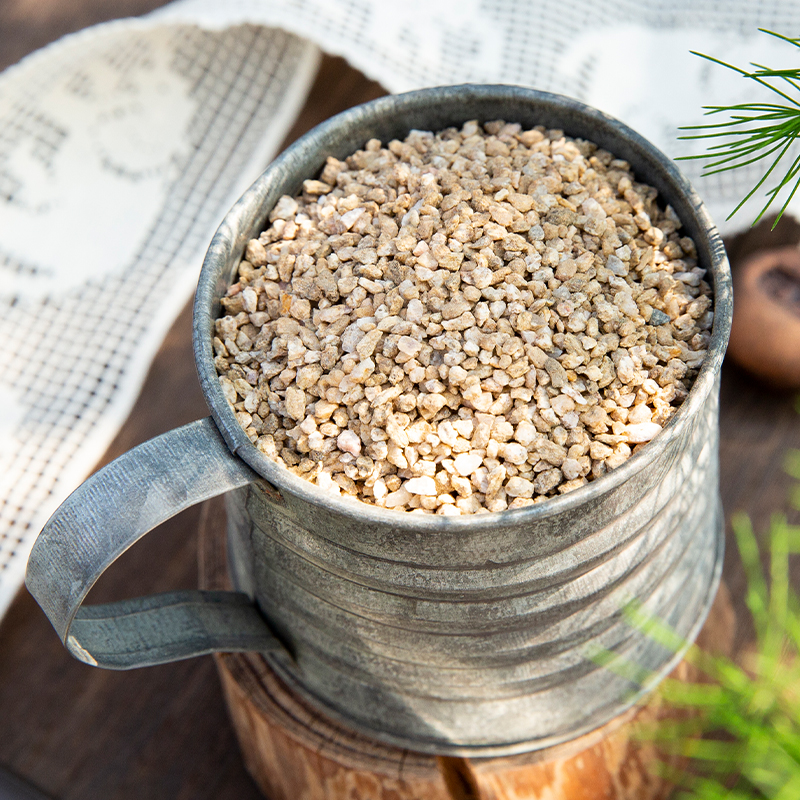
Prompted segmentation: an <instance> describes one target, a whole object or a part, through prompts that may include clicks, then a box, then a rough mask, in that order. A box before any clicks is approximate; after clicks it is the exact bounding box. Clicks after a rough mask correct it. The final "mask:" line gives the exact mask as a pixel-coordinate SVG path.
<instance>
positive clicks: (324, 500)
mask: <svg viewBox="0 0 800 800" xmlns="http://www.w3.org/2000/svg"><path fill="white" fill-rule="evenodd" d="M493 103H494V104H496V106H497V108H498V112H499V111H501V110H502V109H503V108H504V107H505V108H508V107H509V106H513V105H514V104H518V105H519V107H520V108H525V109H526V110H532V109H538V110H540V111H542V112H545V111H546V112H547V113H548V114H551V115H554V116H558V115H559V114H560V115H562V116H563V119H564V121H567V122H569V121H570V120H572V121H573V122H574V121H575V120H576V119H577V120H580V121H581V124H582V125H586V126H594V127H595V128H596V129H597V131H598V133H600V134H602V135H601V136H600V137H599V138H601V141H600V142H597V141H596V142H595V143H597V144H600V146H601V147H604V148H605V149H609V150H610V151H611V152H612V153H614V154H615V155H619V150H617V152H615V150H614V148H613V146H612V147H607V146H606V145H605V144H604V143H603V141H602V140H603V139H608V138H612V139H615V140H616V143H617V144H618V145H620V146H622V145H624V148H625V150H626V151H628V156H630V155H631V154H633V155H634V156H635V157H636V158H638V160H639V162H640V164H641V165H648V166H650V167H651V168H654V169H655V170H656V173H654V174H653V175H647V176H643V181H644V182H647V183H650V184H651V185H652V184H658V183H659V182H660V183H661V184H662V185H660V186H657V188H658V189H659V194H660V195H661V196H662V197H663V196H664V194H665V192H664V189H665V188H667V189H668V191H667V192H666V194H667V198H666V199H667V200H668V201H670V202H671V204H673V206H674V205H675V204H676V202H677V203H678V204H679V205H681V206H682V208H681V210H679V211H678V215H679V217H680V219H681V222H682V223H683V225H684V227H685V228H687V229H688V232H689V234H690V235H692V236H693V238H695V243H696V244H697V245H698V251H700V249H701V244H705V245H706V246H705V248H704V252H705V254H706V256H707V258H706V261H707V263H702V266H704V267H705V268H706V269H707V270H708V271H709V273H710V276H711V277H712V279H713V290H714V324H713V328H712V336H711V341H710V343H709V349H708V353H707V355H706V358H705V360H704V362H703V364H702V366H701V369H700V371H699V373H698V375H697V378H696V379H695V382H694V384H693V385H692V387H691V388H690V390H689V393H688V396H687V398H686V400H685V401H684V402H683V403H682V404H681V406H680V407H679V408H678V410H677V411H676V412H675V414H674V415H673V416H672V417H671V419H670V420H669V422H668V423H667V425H666V426H665V427H664V429H663V430H662V431H661V432H660V433H659V434H658V435H657V436H656V437H655V438H654V439H653V440H652V441H651V442H649V443H648V444H647V446H646V447H644V448H642V449H641V450H640V451H639V452H638V453H635V454H634V455H632V456H631V457H630V458H629V459H628V460H627V461H625V462H624V463H623V464H622V465H620V466H619V467H617V468H616V469H613V470H611V471H610V472H609V473H607V474H606V475H604V476H602V477H601V478H597V479H594V480H591V481H589V482H588V483H587V484H586V485H584V486H582V487H580V488H578V489H575V490H573V491H571V492H568V493H566V494H564V495H560V496H558V497H552V498H549V499H548V500H547V501H546V502H543V503H536V504H534V505H530V506H525V507H523V508H518V509H508V510H505V511H498V512H487V514H483V513H480V514H473V515H464V516H459V517H445V516H441V515H427V514H426V515H423V514H411V513H409V512H406V511H395V510H393V509H384V508H381V507H379V506H374V505H371V504H369V503H365V502H362V501H359V500H356V499H355V498H349V497H339V496H335V495H332V494H329V493H327V492H325V491H324V490H322V489H320V488H318V487H317V486H316V485H314V484H312V483H311V482H310V481H307V480H305V479H304V478H301V477H299V476H297V475H295V474H293V473H292V472H290V471H289V470H288V469H285V468H284V467H281V466H280V465H279V464H277V463H275V462H273V461H272V460H271V459H269V458H268V457H267V456H266V455H264V454H263V453H261V452H260V451H259V450H258V448H256V447H255V445H253V444H252V443H251V442H250V440H249V438H248V437H247V435H246V434H245V433H244V430H243V429H242V428H241V426H240V425H239V424H238V422H237V421H236V418H235V416H234V413H233V411H232V409H231V407H230V406H229V405H228V403H227V401H226V399H225V397H224V395H223V393H222V389H221V387H220V385H219V381H218V380H217V374H216V370H215V368H214V363H213V352H212V338H213V333H212V331H213V324H214V319H215V316H216V314H215V311H216V308H218V298H219V296H220V295H221V293H222V291H223V287H224V281H225V277H224V273H225V272H226V270H230V268H231V265H232V263H233V262H235V263H237V264H238V261H239V259H240V258H241V254H242V252H243V250H244V246H245V244H246V241H247V239H249V238H251V236H252V235H254V232H253V231H248V232H245V231H244V228H245V227H246V225H245V221H246V220H247V219H249V218H252V217H253V216H254V212H255V211H256V210H257V207H258V205H259V204H260V203H262V198H263V196H264V195H265V194H266V193H267V192H269V191H272V192H273V193H274V192H275V191H276V189H275V187H282V186H286V187H289V186H291V184H292V183H294V184H295V188H297V187H299V183H300V182H302V180H303V179H306V178H313V177H314V175H313V174H302V175H298V174H296V170H297V168H298V164H302V163H303V162H304V161H308V160H309V159H310V158H313V157H317V159H318V160H319V159H320V158H321V162H320V163H324V158H325V155H327V154H329V153H332V151H333V150H335V148H336V146H337V145H338V146H341V143H342V141H343V140H346V139H347V137H348V136H351V135H352V131H353V129H357V130H359V131H369V130H371V129H372V128H375V127H376V126H377V127H379V126H380V124H381V123H383V124H388V122H387V120H398V119H404V120H408V119H413V118H414V115H415V114H417V115H419V114H421V113H424V111H425V110H426V109H430V108H434V107H435V108H436V109H438V110H441V109H442V108H450V107H457V108H459V109H463V115H462V116H461V122H465V121H467V120H469V119H474V118H475V117H476V114H475V113H474V112H473V111H471V109H475V108H476V107H477V106H483V107H485V106H486V105H487V104H490V105H491V104H493ZM492 118H494V119H497V118H500V115H499V114H498V116H496V117H491V116H488V117H484V121H488V120H489V119H492ZM509 121H517V120H513V119H510V120H509ZM400 127H402V126H400ZM412 127H414V126H413V125H409V126H408V127H406V128H405V130H406V131H408V130H411V128H412ZM441 127H447V126H446V125H442V126H441ZM549 127H553V126H552V125H551V126H549ZM429 129H430V128H429ZM440 129H441V128H440ZM564 130H565V133H566V134H567V135H574V136H579V137H580V138H587V139H589V140H590V141H594V139H592V138H591V137H589V136H584V135H582V134H571V133H570V131H569V130H567V128H566V126H565V127H564ZM367 138H370V137H369V135H366V136H365V137H364V139H363V141H362V142H361V144H362V145H363V142H364V141H366V139H367ZM354 149H357V148H354ZM351 152H352V151H351ZM343 155H344V154H340V155H339V157H342V156H343ZM620 157H625V156H620ZM626 160H629V161H632V159H631V158H630V157H628V158H627V159H626ZM633 166H634V168H637V166H638V165H637V164H633ZM655 177H657V178H658V180H654V178H655ZM284 193H287V192H284V191H280V192H279V194H277V195H276V196H275V198H274V199H275V200H277V198H278V197H279V196H280V194H284ZM271 207H272V206H271V205H270V206H269V208H266V206H263V207H261V209H260V213H261V215H262V218H264V217H266V215H267V213H268V211H269V210H270V209H271ZM676 210H677V209H676ZM258 232H260V231H255V235H257V234H258ZM698 234H702V236H703V237H704V241H703V242H702V243H701V242H698V241H697V239H698ZM732 310H733V300H732V289H731V275H730V266H729V263H728V260H727V256H726V254H725V248H724V245H723V243H722V238H721V236H720V234H719V231H718V230H717V228H716V226H715V224H714V222H713V221H712V219H711V217H710V215H709V213H708V211H707V209H706V207H705V205H704V203H703V201H702V200H701V199H700V197H699V195H698V194H697V192H696V191H695V190H694V188H693V187H692V185H691V184H690V182H689V181H688V179H687V178H686V177H685V176H684V175H683V174H682V173H681V171H680V170H679V169H678V168H677V166H676V165H675V163H674V162H673V161H672V160H671V159H669V158H668V157H667V156H666V155H664V153H662V152H661V151H660V150H658V149H657V148H656V147H655V146H654V145H653V144H652V143H650V142H649V141H648V140H646V139H645V138H643V137H642V136H641V135H639V134H638V133H636V132H635V131H633V130H632V129H631V128H629V127H628V126H627V125H625V124H624V123H622V122H620V121H619V120H617V119H615V118H613V117H611V116H609V115H608V114H605V113H604V112H602V111H599V110H598V109H595V108H592V107H591V106H588V105H586V104H584V103H581V102H580V101H578V100H575V99H573V98H569V97H565V96H562V95H557V94H553V93H549V92H542V91H538V90H534V89H528V88H525V87H519V86H504V85H475V84H461V85H455V86H440V87H433V88H429V89H420V90H416V91H412V92H407V93H404V94H399V95H387V96H385V97H381V98H378V99H377V100H373V101H370V102H368V103H365V104H363V105H360V106H356V107H354V108H351V109H349V110H347V111H344V112H342V113H340V114H337V115H336V116H334V117H331V118H330V119H328V120H327V121H325V122H323V123H321V124H320V125H318V126H316V127H315V128H313V129H312V130H311V131H309V132H308V133H306V134H305V135H304V136H302V137H301V138H299V139H298V140H297V141H296V142H295V143H294V144H292V145H291V146H290V147H289V148H287V149H286V150H285V151H284V152H283V153H282V154H281V155H280V156H278V158H276V159H275V160H274V161H273V162H272V163H271V164H270V165H269V166H268V167H267V169H266V170H265V171H264V172H263V173H262V175H261V176H260V177H259V178H258V179H257V180H256V181H255V182H254V183H253V184H252V185H251V186H250V188H249V189H248V190H247V191H246V192H245V193H244V194H243V195H242V196H241V198H240V199H239V200H238V201H237V202H236V204H235V205H234V206H233V208H232V209H231V210H230V211H229V212H228V214H227V215H226V216H225V218H224V219H223V221H222V223H221V224H220V226H219V228H218V230H217V232H216V234H215V235H214V237H213V239H212V242H211V245H210V246H209V250H208V252H207V254H206V257H205V260H204V262H203V267H202V270H201V274H200V280H199V283H198V288H197V293H196V296H195V303H194V325H193V345H194V353H195V362H196V366H197V371H198V375H199V378H200V383H201V387H202V390H203V393H204V396H205V399H206V402H207V404H208V406H209V409H210V411H211V415H212V417H213V419H214V421H215V422H216V424H217V426H218V428H219V430H220V432H221V434H222V436H223V438H224V439H225V441H226V443H227V445H228V447H229V449H230V451H231V453H232V454H234V455H235V456H237V457H239V458H241V459H242V460H243V461H245V462H246V463H247V464H248V465H249V466H250V467H252V468H253V469H254V470H255V471H256V472H257V473H258V474H259V475H260V476H261V477H262V478H263V479H264V480H265V481H266V482H267V483H269V484H271V485H272V486H274V487H275V488H276V489H277V490H278V491H279V492H281V493H289V494H291V495H293V496H294V497H296V498H297V499H298V500H300V501H302V502H305V503H308V504H311V505H313V506H324V507H326V508H327V509H328V510H329V511H331V510H335V511H336V512H338V513H340V514H341V515H342V516H343V517H347V518H351V519H353V520H358V521H359V522H361V523H367V524H369V523H375V524H381V525H388V526H393V527H403V528H405V529H407V530H410V531H412V532H419V533H436V532H437V531H443V530H447V531H450V532H461V531H463V532H464V533H465V534H466V533H469V532H471V531H475V530H478V529H485V527H486V525H487V523H489V520H491V522H490V523H489V524H491V525H492V527H493V528H497V529H503V528H507V527H512V526H513V527H516V526H518V525H520V524H522V523H524V522H526V521H530V522H531V523H533V522H534V521H536V522H539V521H541V520H543V519H547V518H548V517H551V516H556V515H561V514H563V513H565V512H568V511H571V510H574V509H577V508H578V507H580V506H581V505H583V504H584V503H586V502H587V501H592V500H595V499H597V498H599V497H601V496H603V495H604V494H606V493H608V492H609V491H611V490H613V489H614V488H616V487H618V486H619V485H620V484H622V483H624V482H625V481H627V480H629V479H630V478H631V477H632V476H634V475H636V474H637V473H638V472H640V471H641V470H642V469H643V468H644V467H646V466H647V465H648V464H650V463H651V462H652V460H653V459H655V458H656V457H658V455H659V453H661V452H662V451H663V450H664V449H665V447H667V446H668V445H669V443H670V442H671V441H672V440H673V439H674V438H675V437H676V436H680V435H681V434H682V432H683V430H684V428H685V427H686V426H687V425H689V424H691V420H692V418H693V417H694V416H695V415H696V413H697V411H698V410H699V409H700V407H701V406H702V405H703V404H704V402H705V401H706V399H707V397H708V396H709V394H710V393H711V392H712V391H715V387H716V382H717V378H718V375H719V372H720V367H721V364H722V359H723V356H724V353H725V348H726V346H727V342H728V337H729V334H730V326H731V319H732Z"/></svg>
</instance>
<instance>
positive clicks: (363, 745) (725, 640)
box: [200, 499, 735, 800]
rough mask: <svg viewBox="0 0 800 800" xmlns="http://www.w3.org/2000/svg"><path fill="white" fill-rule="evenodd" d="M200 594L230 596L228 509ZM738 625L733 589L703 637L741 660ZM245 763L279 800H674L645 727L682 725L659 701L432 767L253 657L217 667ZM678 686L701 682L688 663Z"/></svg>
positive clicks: (217, 504) (226, 658)
mask: <svg viewBox="0 0 800 800" xmlns="http://www.w3.org/2000/svg"><path fill="white" fill-rule="evenodd" d="M200 585H201V588H204V589H224V588H229V583H228V577H227V565H226V557H225V510H224V505H223V503H222V501H221V500H220V499H215V500H211V501H209V502H208V503H206V505H205V508H204V510H203V514H202V518H201V531H200ZM734 629H735V617H734V612H733V609H732V606H731V602H730V597H729V595H728V592H727V589H726V588H725V586H724V584H723V586H722V587H721V589H720V591H719V593H718V595H717V598H716V600H715V602H714V605H713V607H712V609H711V612H710V614H709V617H708V621H707V622H706V625H705V627H704V628H703V630H702V631H701V633H700V636H699V637H698V643H700V644H701V645H702V646H703V647H704V648H705V649H707V650H711V651H713V652H717V653H726V654H729V653H730V652H731V649H732V646H733V640H734ZM215 660H216V664H217V669H218V671H219V675H220V679H221V681H222V687H223V690H224V693H225V698H226V701H227V705H228V711H229V713H230V717H231V720H232V722H233V726H234V729H235V731H236V735H237V737H238V740H239V745H240V747H241V750H242V755H243V757H244V761H245V764H246V766H247V769H248V771H249V772H250V774H251V775H252V776H253V779H254V780H255V781H256V783H257V784H258V786H259V787H260V788H261V790H262V791H263V792H264V795H265V796H266V797H267V798H269V800H665V798H666V797H667V796H668V795H669V793H670V791H671V786H670V785H669V784H668V783H667V782H666V781H665V780H664V779H663V778H661V777H659V776H658V775H657V774H656V771H657V770H656V766H657V761H658V760H659V756H658V754H657V752H656V748H655V746H654V745H653V744H652V743H650V742H647V741H636V740H635V738H634V737H633V733H634V731H635V730H636V727H637V725H644V724H652V723H654V722H657V721H658V720H660V719H664V718H667V717H669V716H674V715H675V713H676V712H675V711H674V710H672V709H669V708H667V707H666V706H665V704H663V703H662V702H661V701H660V699H659V698H658V696H657V695H655V696H654V697H652V698H651V699H650V700H649V701H648V703H647V704H646V705H643V706H639V707H637V708H634V709H631V710H630V711H628V712H626V713H625V714H623V715H622V716H620V717H618V718H617V719H615V720H612V721H611V722H609V723H608V724H607V725H605V726H603V727H602V728H600V729H599V730H596V731H593V732H592V733H590V734H587V735H585V736H582V737H580V738H579V739H576V740H574V741H572V742H568V743H566V744H562V745H559V746H557V747H552V748H548V749H546V750H539V751H535V752H532V753H526V754H522V755H518V756H513V757H508V758H491V759H467V758H452V757H441V756H438V757H437V756H432V755H427V754H424V753H416V752H413V751H410V750H404V749H401V748H399V747H393V746H390V745H385V744H383V743H381V742H377V741H374V740H371V739H369V738H367V737H365V736H363V735H361V734H359V733H357V732H355V731H352V730H350V729H348V728H346V727H345V726H343V725H341V724H340V723H338V722H336V721H334V720H331V719H329V718H327V717H326V716H324V715H323V714H321V713H320V712H319V711H318V710H316V709H315V708H313V707H311V706H310V705H309V704H308V703H306V702H305V701H304V700H302V699H301V698H300V697H298V696H297V695H296V694H294V693H293V692H292V691H291V690H290V689H288V688H287V687H286V685H285V684H284V683H283V682H282V681H281V680H280V679H279V678H278V677H277V676H276V675H275V674H274V672H273V671H272V670H271V669H270V667H269V665H268V664H267V662H266V661H265V660H264V659H263V658H262V657H261V656H260V655H258V654H254V653H223V654H218V655H216V656H215ZM672 676H673V677H676V678H678V679H681V680H690V679H695V678H696V677H697V675H696V673H695V671H694V670H693V668H692V667H690V666H689V665H688V664H687V663H686V662H681V663H680V664H679V665H678V666H677V667H676V668H675V670H674V671H673V673H672Z"/></svg>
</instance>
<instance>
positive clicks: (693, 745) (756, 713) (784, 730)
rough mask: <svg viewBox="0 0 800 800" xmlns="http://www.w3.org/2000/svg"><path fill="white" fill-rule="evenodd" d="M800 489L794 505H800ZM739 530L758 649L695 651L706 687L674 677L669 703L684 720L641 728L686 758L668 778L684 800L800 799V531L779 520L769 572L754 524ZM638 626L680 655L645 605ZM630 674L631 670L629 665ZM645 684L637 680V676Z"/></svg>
mask: <svg viewBox="0 0 800 800" xmlns="http://www.w3.org/2000/svg"><path fill="white" fill-rule="evenodd" d="M786 471H787V472H788V473H789V474H790V475H791V476H792V477H793V478H795V479H797V480H798V481H800V451H791V452H790V453H789V454H788V456H787V458H786ZM798 489H800V484H798V485H796V486H795V487H794V493H793V503H794V505H795V507H796V508H800V503H798V502H797V501H798V500H800V492H798ZM732 525H733V531H734V534H735V536H736V542H737V545H738V549H739V554H740V556H741V559H742V564H743V566H744V571H745V574H746V576H747V591H746V597H745V600H746V603H747V607H748V608H749V610H750V613H751V614H752V616H753V622H754V625H755V630H756V644H755V647H754V649H753V651H752V652H751V653H750V654H749V655H746V656H745V657H744V658H742V659H741V660H742V665H739V664H736V663H734V662H733V661H731V660H730V659H728V658H725V657H719V656H713V655H710V654H708V653H705V652H704V651H702V650H700V649H699V648H698V647H696V646H693V647H691V648H690V649H689V651H688V653H687V656H686V658H687V659H688V660H689V661H690V662H691V663H693V664H694V665H695V666H696V667H698V668H699V669H700V670H701V671H702V672H703V673H704V674H705V676H706V677H707V679H708V681H709V682H699V683H684V682H681V681H678V680H674V679H670V678H668V679H667V680H665V681H664V682H663V684H662V689H661V693H662V695H663V697H664V698H665V699H666V700H667V702H669V703H670V704H672V705H673V706H674V707H676V708H681V709H687V710H690V711H692V712H695V713H693V714H691V715H690V716H689V717H688V718H681V719H678V720H673V721H666V722H663V721H662V722H660V723H659V724H658V725H657V726H656V727H654V728H652V729H649V730H646V731H644V732H643V734H642V735H643V736H644V738H646V739H648V740H656V741H657V742H658V745H659V748H660V749H661V750H662V751H663V752H664V754H665V755H673V756H674V755H679V756H683V757H685V758H687V759H689V764H690V768H689V769H688V770H687V771H686V772H685V773H684V774H681V775H677V774H674V772H673V773H672V774H670V775H669V777H671V778H672V779H673V780H675V782H676V783H678V784H679V785H680V786H681V787H682V788H681V790H680V791H679V793H678V798H680V800H797V798H798V797H800V599H799V598H798V596H797V594H796V593H795V592H794V590H793V589H792V587H791V583H790V577H789V557H790V555H791V554H795V553H800V526H798V525H792V524H790V523H789V522H788V521H787V519H786V516H785V515H783V514H775V515H773V517H772V519H771V521H770V529H769V535H768V544H769V546H768V552H769V555H768V557H767V559H766V560H767V562H768V563H767V573H768V577H767V575H765V572H764V565H763V564H762V557H763V556H764V554H763V553H762V551H761V548H760V547H759V544H758V540H757V538H756V535H755V533H754V532H753V528H752V525H751V523H750V519H749V518H748V517H747V516H746V515H745V514H741V513H740V514H736V515H734V517H733V519H732ZM627 613H628V615H629V618H630V619H631V621H632V622H633V624H634V625H635V626H636V627H637V628H639V629H641V630H643V631H644V632H646V633H647V634H648V635H649V636H651V637H653V638H654V639H655V640H656V641H659V642H660V643H662V644H663V645H664V646H665V647H669V648H671V649H673V650H678V649H679V648H680V646H681V644H682V642H681V641H680V639H679V637H676V635H675V634H674V632H673V631H671V630H670V629H669V628H668V627H667V626H665V625H664V624H663V623H661V622H659V621H658V620H655V619H653V618H652V617H650V616H649V615H647V614H646V613H645V612H644V611H642V609H641V608H638V607H635V606H633V607H631V608H629V609H628V610H627ZM628 672H629V673H630V675H631V677H634V675H635V672H634V671H633V670H631V669H630V668H628ZM636 678H638V679H639V680H640V682H641V679H642V676H641V674H639V675H636Z"/></svg>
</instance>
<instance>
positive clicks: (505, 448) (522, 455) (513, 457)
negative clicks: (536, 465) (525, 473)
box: [499, 442, 528, 466]
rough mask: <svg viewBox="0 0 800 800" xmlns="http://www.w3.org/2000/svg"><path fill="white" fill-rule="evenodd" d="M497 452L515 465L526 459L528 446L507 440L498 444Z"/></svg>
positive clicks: (522, 462)
mask: <svg viewBox="0 0 800 800" xmlns="http://www.w3.org/2000/svg"><path fill="white" fill-rule="evenodd" d="M499 452H500V455H501V456H502V457H503V458H504V459H505V460H506V461H510V462H511V463H512V464H516V465H517V466H519V465H520V464H524V463H525V462H526V461H527V460H528V448H527V447H523V446H522V445H521V444H518V443H517V442H507V443H506V444H503V445H500V450H499Z"/></svg>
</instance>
